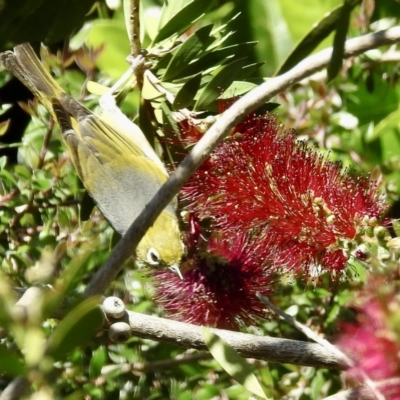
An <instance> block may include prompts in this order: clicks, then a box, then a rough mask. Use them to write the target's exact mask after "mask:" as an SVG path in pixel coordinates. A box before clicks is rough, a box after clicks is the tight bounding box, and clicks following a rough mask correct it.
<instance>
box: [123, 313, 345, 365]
mask: <svg viewBox="0 0 400 400" xmlns="http://www.w3.org/2000/svg"><path fill="white" fill-rule="evenodd" d="M120 321H124V322H126V323H128V324H129V325H130V328H131V333H132V335H134V336H138V337H141V338H144V339H152V340H156V341H158V342H163V343H169V344H174V345H177V346H181V347H185V348H190V349H197V350H207V346H206V344H205V342H204V339H203V336H202V329H203V328H202V327H201V326H197V325H192V324H187V323H184V322H178V321H173V320H169V319H165V318H159V317H155V316H151V315H144V314H140V313H135V312H132V311H127V312H126V314H125V316H124V317H123V318H122V319H121V320H120ZM210 330H211V331H212V332H214V333H215V334H217V335H218V336H219V337H220V338H222V339H223V340H225V341H226V342H227V343H228V344H229V345H230V346H232V347H233V348H234V349H235V350H236V351H237V352H238V353H239V354H241V355H242V356H243V357H247V358H255V359H259V360H266V361H276V362H281V363H291V364H297V365H306V366H313V367H320V368H330V369H345V368H346V364H345V363H344V362H343V360H342V359H341V358H340V357H338V356H337V355H335V354H333V353H332V352H330V351H329V350H327V349H325V348H324V347H322V346H320V345H319V344H316V343H308V342H302V341H297V340H289V339H279V338H273V337H268V336H257V335H252V334H249V333H242V332H234V331H227V330H223V329H211V328H210Z"/></svg>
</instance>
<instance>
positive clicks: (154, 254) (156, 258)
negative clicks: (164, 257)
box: [146, 247, 161, 266]
mask: <svg viewBox="0 0 400 400" xmlns="http://www.w3.org/2000/svg"><path fill="white" fill-rule="evenodd" d="M146 258H147V262H148V263H149V264H150V265H154V266H157V265H159V264H160V261H161V257H160V254H158V251H157V250H156V249H154V248H153V247H150V249H149V250H148V252H147V256H146Z"/></svg>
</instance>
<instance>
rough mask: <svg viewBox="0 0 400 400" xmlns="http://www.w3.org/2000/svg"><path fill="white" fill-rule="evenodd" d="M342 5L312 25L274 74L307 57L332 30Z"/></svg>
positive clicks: (284, 70) (281, 72)
mask: <svg viewBox="0 0 400 400" xmlns="http://www.w3.org/2000/svg"><path fill="white" fill-rule="evenodd" d="M342 7H343V6H339V7H337V8H335V9H334V10H332V11H331V12H330V13H328V14H326V15H325V16H324V17H323V18H322V20H321V21H319V22H318V23H317V24H316V25H314V26H313V28H312V30H311V31H310V32H309V33H307V34H306V35H305V36H304V38H303V39H302V40H301V41H300V43H299V44H298V45H297V46H296V47H295V49H294V50H293V51H292V52H291V53H290V54H289V56H288V57H287V58H286V60H285V61H284V62H283V64H282V65H281V66H280V67H279V68H278V70H277V71H276V72H275V73H274V75H281V74H283V73H284V72H286V71H288V70H289V69H291V68H293V67H294V66H295V65H296V64H297V63H299V62H300V61H302V60H303V59H304V58H305V57H307V56H308V55H309V54H310V53H311V52H312V51H313V50H314V49H315V48H316V47H317V46H318V45H319V44H320V43H321V42H322V40H324V39H325V38H326V37H328V36H329V34H331V33H332V32H333V31H334V30H335V27H336V25H337V23H338V21H339V18H340V15H341V12H342Z"/></svg>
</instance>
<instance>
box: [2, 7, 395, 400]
mask: <svg viewBox="0 0 400 400" xmlns="http://www.w3.org/2000/svg"><path fill="white" fill-rule="evenodd" d="M17 3H19V1H17V2H16V1H14V2H9V1H5V2H3V3H2V10H1V14H0V19H1V23H0V38H1V39H0V50H1V51H4V50H7V49H10V48H11V47H12V46H14V45H16V44H18V43H22V42H25V41H29V42H32V43H36V44H38V43H39V42H40V41H43V42H44V43H45V44H47V45H49V46H50V49H51V50H52V52H56V51H57V49H58V50H59V51H61V50H62V49H63V48H64V49H65V48H66V46H67V45H66V43H68V44H69V46H70V49H71V52H70V53H68V54H69V57H65V54H66V53H65V52H64V58H63V59H62V60H61V57H56V56H52V55H45V56H46V57H47V58H46V61H47V62H48V63H49V64H50V65H51V66H52V69H53V71H54V72H56V78H57V79H58V80H59V81H60V82H61V84H62V85H63V87H66V88H68V91H69V93H71V95H72V96H73V97H75V98H78V99H80V100H81V101H82V102H84V103H85V104H86V105H87V106H88V107H91V108H94V107H95V106H96V97H95V96H93V95H92V94H90V93H88V92H87V91H86V90H85V89H84V85H85V83H86V82H87V81H88V80H93V81H96V82H100V83H102V84H104V85H110V84H111V83H112V82H114V81H115V79H116V78H118V77H119V76H120V75H121V74H122V73H123V72H124V71H125V69H126V62H125V57H126V55H127V54H129V52H130V48H129V41H128V39H127V35H126V28H125V22H124V15H123V8H122V5H118V4H117V5H112V8H111V7H110V6H111V5H110V3H111V2H109V3H108V4H106V3H103V2H94V1H88V0H85V1H78V0H76V1H67V0H61V1H59V2H54V1H50V0H42V1H41V2H38V1H21V2H20V3H21V4H20V5H19V6H18V4H17ZM161 3H162V2H161V1H160V2H157V1H150V0H145V1H143V2H141V7H142V8H141V13H142V14H141V15H142V19H141V21H142V30H143V33H142V37H143V47H144V48H146V47H147V46H149V45H150V42H151V38H154V36H155V35H156V32H157V25H158V18H159V11H160V6H161ZM176 3H177V5H176V7H177V9H178V8H179V6H180V5H181V3H182V4H185V3H187V2H185V1H182V2H176ZM178 3H179V4H178ZM198 3H199V4H198V7H204V13H205V14H204V16H203V17H202V18H201V19H200V20H199V21H197V22H196V23H195V25H194V27H190V28H189V26H188V28H189V31H186V32H185V34H184V37H187V36H188V35H189V34H190V32H192V31H193V30H195V29H199V28H200V27H202V26H206V25H207V24H209V23H212V24H214V25H215V26H221V25H223V24H225V23H228V24H229V25H228V31H231V32H232V35H231V36H230V37H229V38H227V41H226V42H225V44H224V45H236V44H237V43H243V42H252V41H257V42H258V44H257V45H255V46H252V47H249V49H248V50H249V54H248V59H247V60H246V65H254V64H255V63H260V64H259V65H258V68H254V69H253V71H252V74H251V75H249V76H248V77H247V79H246V80H247V81H249V82H252V83H254V84H258V83H260V82H262V81H263V79H265V78H266V77H269V76H272V75H273V74H274V72H275V71H277V69H278V68H279V66H280V65H281V64H282V63H283V61H284V60H285V59H286V57H287V56H288V55H289V53H290V51H291V50H292V49H293V47H294V46H295V45H296V43H298V42H299V41H300V39H301V38H302V37H304V35H306V34H307V33H308V32H309V31H310V30H311V29H312V26H313V24H315V23H316V22H318V21H319V20H320V19H321V18H323V16H324V15H325V13H326V12H328V11H330V10H332V9H333V8H334V7H336V6H338V5H340V4H342V2H341V1H339V0H330V1H323V0H304V1H302V2H297V3H294V2H292V1H290V0H271V1H262V0H251V1H243V0H236V1H214V2H209V4H207V6H205V5H204V4H203V2H198ZM238 13H240V14H239V15H238ZM399 15H400V4H399V3H398V2H396V1H393V0H380V1H376V2H375V1H372V0H366V1H363V2H362V3H361V5H360V6H358V7H356V8H355V10H354V11H353V13H352V14H351V22H350V29H349V36H351V37H355V36H358V35H361V34H362V33H366V32H369V31H376V30H378V29H382V28H384V27H388V26H393V25H396V24H398V23H399V21H398V16H399ZM234 17H235V18H234ZM144 21H146V23H143V22H144ZM343 29H345V27H343ZM185 35H186V36H185ZM332 40H333V36H332V35H331V36H329V37H328V38H326V39H325V40H324V41H323V42H322V43H321V44H320V45H319V46H318V48H317V49H321V48H324V47H327V46H330V45H331V43H332ZM386 51H388V49H379V50H376V51H371V52H369V53H368V54H366V55H364V56H361V57H358V58H356V59H354V60H349V61H346V62H345V63H344V66H343V69H342V70H341V72H340V74H339V75H338V76H337V77H336V78H335V79H334V80H333V81H332V82H330V83H329V84H328V83H326V74H325V73H324V72H323V71H322V72H321V73H319V74H317V75H316V76H314V77H312V78H310V79H309V80H307V81H306V82H302V83H301V84H300V85H296V86H295V87H294V88H292V89H291V90H289V91H287V92H285V93H282V94H280V95H279V96H277V98H276V99H274V101H276V102H277V103H279V104H280V106H279V107H278V108H277V109H276V110H275V113H276V114H277V115H278V118H279V120H280V121H281V123H282V124H284V125H285V126H286V127H288V128H295V129H296V130H297V132H298V135H299V136H301V137H305V138H307V139H309V140H310V141H312V142H313V143H315V145H316V146H318V147H319V148H320V150H321V151H322V152H326V151H328V152H329V153H330V158H332V159H337V160H342V162H343V164H344V165H345V166H348V167H350V168H351V169H352V170H354V171H357V172H362V173H371V174H373V175H374V176H380V174H382V175H381V179H382V188H383V190H385V191H386V193H387V196H388V198H389V199H390V201H391V202H392V203H393V211H392V213H393V217H395V218H396V217H397V213H398V207H399V206H398V198H399V193H400V188H399V177H400V175H399V171H400V158H399V155H400V137H399V119H400V108H399V104H400V103H399V96H400V89H399V85H398V79H399V58H397V60H396V59H395V60H394V61H390V62H385V59H384V57H383V53H384V52H386ZM396 53H397V57H398V51H397V52H396ZM158 68H159V69H158V72H160V71H162V65H161V66H159V67H158ZM0 79H1V83H2V88H1V89H0V99H1V100H2V103H3V114H2V116H1V119H2V121H7V120H8V119H9V118H12V120H13V121H17V122H12V123H11V125H8V124H6V123H5V124H4V125H3V129H2V132H1V133H2V137H0V139H1V142H2V143H3V144H2V145H1V146H0V151H1V152H2V154H3V155H4V156H5V157H4V158H1V159H0V163H1V165H0V179H1V183H0V194H1V196H2V197H1V200H0V201H1V203H0V204H1V210H0V259H1V273H2V276H3V277H2V279H1V281H0V298H1V309H2V313H1V315H2V316H1V317H0V321H1V324H2V326H3V327H4V328H5V331H6V332H8V334H6V333H4V336H3V338H2V339H0V340H1V342H0V343H1V346H2V347H1V348H0V355H1V354H2V352H4V356H7V359H8V360H9V361H8V364H9V366H8V367H7V368H6V367H5V366H4V365H3V366H2V368H3V371H4V372H5V373H4V374H1V375H0V389H2V388H5V387H6V386H7V384H8V383H9V382H10V381H11V379H12V377H13V376H18V375H21V374H28V375H29V374H30V376H31V377H32V374H34V373H35V374H37V375H36V378H34V379H33V378H31V379H33V380H34V382H35V385H34V391H36V392H37V393H41V395H43V396H44V395H46V396H49V398H51V397H54V398H82V397H83V396H86V398H93V399H104V398H107V399H113V398H115V399H117V398H121V399H123V398H138V399H165V398H171V399H180V400H184V399H199V400H200V399H227V398H228V399H247V398H249V393H248V392H247V391H246V390H245V389H244V388H243V387H241V386H240V385H238V384H237V383H236V382H235V381H233V380H232V379H231V378H230V377H229V376H228V375H227V374H226V373H225V372H224V371H223V370H222V368H221V367H220V366H219V365H218V364H217V363H216V362H215V361H213V360H211V359H205V360H202V361H195V362H182V363H181V364H178V365H173V364H172V363H171V365H168V363H166V365H167V366H165V365H164V366H163V367H162V368H160V367H159V366H157V364H156V362H158V361H160V360H173V359H176V358H179V357H182V355H183V356H187V357H189V356H191V355H192V353H193V352H192V351H190V350H183V349H181V348H179V347H176V346H173V345H166V344H160V343H156V342H153V341H148V340H143V339H139V338H132V339H130V340H129V342H128V343H126V344H118V345H117V344H111V343H108V342H107V339H106V338H105V337H103V336H102V335H98V336H97V337H96V339H95V340H92V341H91V342H90V345H85V346H80V347H77V348H75V349H73V350H72V349H70V350H69V351H68V352H66V354H65V355H64V356H63V357H62V359H61V360H59V361H58V362H57V363H56V364H54V365H53V364H52V363H51V361H49V360H47V359H42V356H43V352H42V348H41V345H40V343H41V341H42V340H43V339H44V338H47V337H48V336H49V335H50V334H51V332H53V331H54V329H55V327H56V326H57V322H56V320H53V319H46V320H45V322H42V320H43V315H48V313H49V312H50V310H51V307H52V302H51V300H54V299H52V298H50V299H49V298H46V299H45V300H44V303H45V304H38V305H37V310H36V314H35V316H33V317H30V318H29V319H28V320H23V319H15V318H14V317H12V316H11V312H10V302H11V298H12V297H13V296H12V294H11V290H10V289H9V286H8V284H10V285H12V286H29V285H31V284H32V283H35V282H38V281H39V282H41V283H47V282H51V283H54V284H55V285H56V287H57V288H58V289H59V290H58V291H57V296H61V295H71V296H77V295H78V294H79V293H81V292H82V290H83V288H84V286H85V284H86V283H87V282H88V280H89V279H90V277H91V276H92V274H93V271H94V270H95V269H96V268H97V267H98V266H100V265H101V264H102V263H103V262H104V260H105V259H106V258H107V255H108V253H109V249H110V248H111V247H112V246H113V243H114V238H113V233H112V230H111V228H109V227H108V224H107V222H105V221H104V220H103V219H102V216H101V215H100V213H98V212H96V211H94V212H93V213H92V215H91V217H90V219H88V220H87V221H86V222H81V221H80V219H81V217H87V216H88V213H89V212H90V211H91V205H90V204H89V203H88V201H87V199H86V197H85V196H84V190H83V189H82V185H81V184H80V182H79V180H78V178H77V176H76V173H75V171H74V170H73V167H72V166H71V164H70V162H69V159H68V155H67V153H66V151H65V147H64V144H63V142H62V140H61V135H60V132H59V131H58V129H57V128H56V127H53V125H52V123H51V122H49V120H48V116H47V115H46V113H45V112H44V111H43V109H42V108H41V107H37V108H36V107H35V106H32V105H28V104H27V103H26V101H27V99H28V98H29V95H28V94H27V93H26V91H25V90H23V89H22V88H21V87H20V85H19V84H18V83H16V82H15V81H10V80H9V76H8V75H7V74H6V73H4V74H2V75H1V77H0ZM175 84H176V83H175ZM170 89H171V91H174V90H176V88H174V83H172V84H171V86H170ZM149 96H150V95H149ZM16 101H19V102H23V108H24V110H25V111H28V114H30V116H31V117H32V119H31V118H30V117H27V116H26V114H23V113H21V108H20V107H17V106H15V102H16ZM9 103H14V107H12V108H9V107H7V106H6V105H7V104H9ZM213 104H214V103H213ZM213 104H210V105H209V110H208V111H209V113H212V112H213V111H215V109H214V110H213V109H212V108H213V107H215V104H214V105H213ZM122 107H123V110H124V112H126V113H127V114H128V115H130V116H132V117H135V116H136V115H137V113H138V111H140V113H139V114H140V115H141V116H143V115H144V112H143V108H142V107H143V103H141V102H140V101H139V100H138V94H137V93H132V94H130V95H129V96H128V98H127V99H126V101H125V102H124V103H123V105H122ZM139 124H140V125H141V127H142V129H143V130H144V131H145V133H146V135H147V136H148V137H149V138H154V135H155V133H156V132H155V131H156V129H155V128H154V125H151V124H149V123H146V120H145V119H144V118H139ZM82 199H83V201H82ZM94 248H95V249H96V251H93V249H94ZM128 264H130V265H129V266H130V267H132V262H128ZM39 266H40V268H39ZM46 267H47V268H46ZM367 274H368V268H366V267H365V266H362V265H360V264H359V263H356V262H354V263H351V265H350V266H349V267H348V269H347V275H348V279H347V280H345V281H343V282H340V283H339V282H336V281H334V282H332V281H330V280H329V278H328V277H324V278H323V279H322V282H321V284H320V285H318V286H317V287H314V286H309V285H305V284H304V283H303V282H301V281H299V282H297V281H287V282H284V281H282V282H280V283H279V285H280V289H279V291H278V292H277V295H276V299H275V300H276V302H277V303H278V304H279V305H280V307H281V308H283V309H284V310H286V312H288V313H290V314H291V315H293V316H295V318H296V319H297V320H298V321H300V322H302V323H303V324H305V325H308V326H311V327H312V328H313V329H314V330H315V331H317V332H320V333H323V334H324V335H326V336H327V337H328V338H330V339H333V338H335V337H336V336H337V335H338V333H339V328H338V327H339V325H340V321H344V320H347V319H351V318H352V310H351V309H349V307H348V305H349V304H350V303H351V301H352V300H353V299H354V297H355V296H356V293H357V290H359V289H360V288H361V287H362V286H363V284H364V282H365V280H366V276H367ZM61 282H63V283H61ZM153 290H154V289H153V287H152V285H151V280H150V279H149V278H148V277H147V276H146V275H145V274H143V273H142V272H140V271H136V270H133V269H132V268H130V269H129V268H128V270H127V272H125V273H124V275H123V276H121V277H120V278H119V280H118V281H116V282H115V284H114V285H113V287H111V288H110V289H109V293H114V294H117V295H120V296H123V298H124V300H125V301H126V302H127V304H129V306H128V307H129V308H130V309H132V310H134V311H139V312H145V313H152V314H155V315H161V314H162V310H160V309H159V308H158V307H157V306H156V305H155V303H154V302H153V300H152V297H153V293H154V292H153ZM54 301H55V300H54ZM49 309H50V310H49ZM77 328H78V330H80V331H81V332H82V330H84V328H85V325H84V324H83V325H79V324H77ZM242 328H243V331H246V332H251V333H256V334H260V335H261V334H267V335H270V336H277V337H285V338H292V339H299V340H302V339H304V337H303V336H302V335H301V334H300V333H298V332H297V331H295V330H293V328H291V327H290V326H288V325H286V323H284V322H281V321H278V320H277V319H276V318H270V319H266V320H262V321H260V324H259V325H258V326H257V327H246V326H243V327H242ZM82 336H84V335H82ZM83 341H84V337H83V338H82V342H83ZM26 343H29V346H26ZM35 343H37V344H38V345H35ZM18 348H19V349H24V352H21V351H19V350H16V349H18ZM250 362H251V364H252V365H253V366H254V369H255V373H256V375H257V377H258V378H259V380H260V382H261V384H262V385H263V387H264V389H265V392H266V394H267V395H268V396H269V397H271V398H276V399H278V398H282V399H302V400H306V399H320V398H323V397H326V396H328V395H330V394H333V393H336V392H337V391H338V390H339V389H340V388H342V387H344V383H343V380H342V378H341V375H340V373H339V372H335V371H329V370H322V369H315V368H312V367H300V366H295V365H290V364H278V363H267V362H262V361H255V360H251V361H250ZM1 364H2V363H1V362H0V366H1ZM68 396H69V397H68ZM43 398H44V397H43Z"/></svg>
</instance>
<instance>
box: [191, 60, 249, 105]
mask: <svg viewBox="0 0 400 400" xmlns="http://www.w3.org/2000/svg"><path fill="white" fill-rule="evenodd" d="M245 61H246V59H243V58H242V59H239V60H236V61H233V62H231V63H230V64H228V65H226V66H223V67H221V68H220V69H219V70H218V71H217V73H216V74H215V76H214V77H213V78H212V79H211V80H210V82H208V84H207V85H206V86H205V88H204V89H203V91H202V92H201V95H200V97H199V99H198V100H197V102H196V104H195V106H194V109H195V110H201V109H205V108H207V106H209V105H210V104H211V103H212V102H213V101H214V100H216V99H217V98H218V97H219V96H220V95H221V93H222V91H223V90H224V89H225V88H227V87H229V86H230V84H231V83H232V82H233V81H234V80H235V79H236V77H237V76H239V75H240V73H241V72H242V71H241V70H242V67H243V65H244V63H245Z"/></svg>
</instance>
